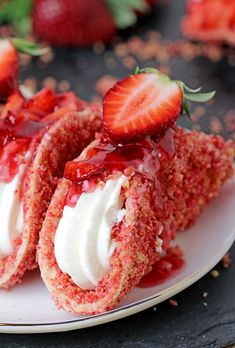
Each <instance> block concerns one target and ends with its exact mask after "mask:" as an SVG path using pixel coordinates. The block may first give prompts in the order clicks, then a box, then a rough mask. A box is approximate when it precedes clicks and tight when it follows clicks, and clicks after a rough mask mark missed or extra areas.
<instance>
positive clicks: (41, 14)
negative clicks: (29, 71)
mask: <svg viewBox="0 0 235 348" xmlns="http://www.w3.org/2000/svg"><path fill="white" fill-rule="evenodd" d="M155 1H156V0H9V1H6V2H4V3H3V5H2V6H1V7H0V23H10V24H11V25H12V26H13V27H14V28H15V31H16V33H17V34H21V35H25V34H27V33H29V32H30V30H33V33H34V34H36V36H37V37H39V38H40V39H43V40H46V41H48V42H49V43H50V44H52V45H62V46H64V45H65V46H78V45H79V46H88V45H92V44H93V43H95V42H104V43H107V42H109V41H110V40H111V39H112V38H113V37H114V36H115V34H116V33H117V30H118V29H126V28H128V27H130V26H132V25H135V24H136V22H137V20H138V16H140V15H141V14H147V13H149V12H150V11H151V8H152V7H153V6H154V4H155Z"/></svg>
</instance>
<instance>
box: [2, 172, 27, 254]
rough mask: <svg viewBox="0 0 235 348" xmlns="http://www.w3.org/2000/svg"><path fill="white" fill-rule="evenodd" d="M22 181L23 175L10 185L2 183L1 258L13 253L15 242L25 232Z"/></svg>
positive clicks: (18, 176)
mask: <svg viewBox="0 0 235 348" xmlns="http://www.w3.org/2000/svg"><path fill="white" fill-rule="evenodd" d="M20 179H21V174H17V175H16V176H15V177H14V179H13V180H12V181H11V182H10V183H3V182H0V221H1V226H0V229H1V231H0V258H2V257H4V256H9V255H10V254H11V253H12V251H13V243H14V240H15V239H16V238H17V236H18V235H19V234H20V233H22V231H23V222H24V218H23V204H22V202H21V200H20V193H19V182H20Z"/></svg>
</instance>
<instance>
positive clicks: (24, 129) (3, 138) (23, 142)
mask: <svg viewBox="0 0 235 348" xmlns="http://www.w3.org/2000/svg"><path fill="white" fill-rule="evenodd" d="M84 105H85V103H84V102H82V101H81V100H80V99H79V98H77V96H76V95H75V94H74V93H72V92H70V93H64V94H55V92H54V91H53V90H51V89H49V88H44V89H42V90H41V91H40V92H38V93H37V94H36V95H34V96H33V97H32V98H30V99H28V100H25V99H24V98H23V97H22V96H21V95H20V94H19V93H16V94H13V95H11V96H10V97H9V98H8V100H7V103H6V104H5V105H4V108H3V111H2V114H1V118H0V181H2V182H6V183H8V182H10V181H11V180H12V179H13V178H14V176H15V175H16V174H17V173H18V171H19V165H20V164H24V163H25V158H24V157H25V154H26V152H27V151H28V149H29V146H30V143H31V141H32V139H33V138H34V137H35V136H36V135H37V134H38V133H39V132H40V131H42V130H43V129H45V128H46V127H47V126H49V125H51V124H52V123H54V122H55V121H56V120H58V119H59V118H60V117H62V116H63V115H64V114H66V113H68V112H71V111H74V110H80V109H81V108H82V107H83V106H84Z"/></svg>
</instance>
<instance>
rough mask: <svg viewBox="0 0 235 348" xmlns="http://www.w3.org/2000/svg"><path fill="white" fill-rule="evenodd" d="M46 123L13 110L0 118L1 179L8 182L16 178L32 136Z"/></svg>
mask: <svg viewBox="0 0 235 348" xmlns="http://www.w3.org/2000/svg"><path fill="white" fill-rule="evenodd" d="M46 125H47V124H46V123H44V122H36V121H33V120H31V119H29V118H26V117H24V116H23V115H22V114H21V115H19V116H17V117H16V116H15V115H14V114H13V113H11V112H8V114H7V116H6V117H5V118H4V119H3V120H0V181H2V182H6V183H7V182H10V181H11V180H12V179H13V178H14V176H15V175H16V174H17V173H18V170H19V164H20V163H23V162H24V155H25V153H26V152H27V150H28V148H29V145H30V142H31V140H32V138H33V137H34V136H35V135H36V134H37V133H38V132H39V131H40V130H41V129H43V128H45V127H46Z"/></svg>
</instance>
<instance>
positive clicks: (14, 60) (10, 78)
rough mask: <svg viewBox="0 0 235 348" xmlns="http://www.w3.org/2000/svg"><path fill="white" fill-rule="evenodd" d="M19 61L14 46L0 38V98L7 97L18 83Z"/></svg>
mask: <svg viewBox="0 0 235 348" xmlns="http://www.w3.org/2000/svg"><path fill="white" fill-rule="evenodd" d="M18 73H19V62H18V55H17V51H16V49H15V47H14V46H13V45H12V43H11V42H10V41H8V40H0V98H1V99H5V98H7V97H8V96H9V95H10V94H11V93H12V92H13V91H14V90H15V89H16V88H17V85H18V82H17V79H18Z"/></svg>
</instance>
